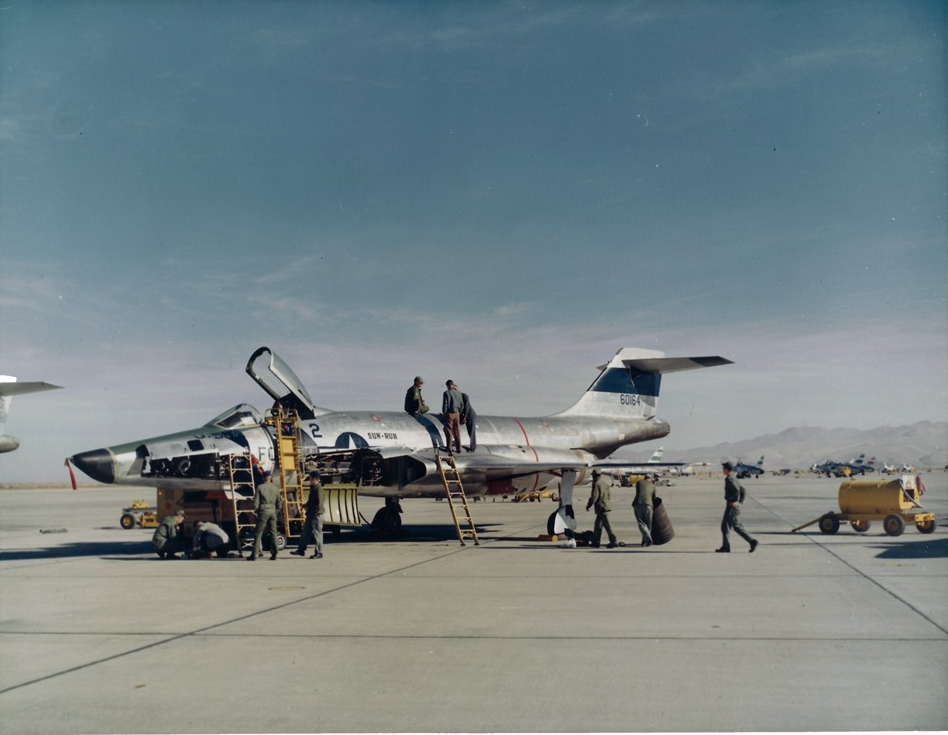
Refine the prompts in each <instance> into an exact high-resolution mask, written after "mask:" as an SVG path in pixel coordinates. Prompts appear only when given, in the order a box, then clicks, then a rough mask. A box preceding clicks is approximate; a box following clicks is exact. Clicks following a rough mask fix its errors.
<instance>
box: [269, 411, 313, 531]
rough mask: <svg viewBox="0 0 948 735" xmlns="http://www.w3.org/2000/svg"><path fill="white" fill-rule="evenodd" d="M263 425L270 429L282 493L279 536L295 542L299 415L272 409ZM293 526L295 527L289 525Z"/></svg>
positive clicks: (299, 514)
mask: <svg viewBox="0 0 948 735" xmlns="http://www.w3.org/2000/svg"><path fill="white" fill-rule="evenodd" d="M266 423H267V424H268V425H270V426H271V427H272V428H273V436H274V440H275V443H276V461H277V471H278V472H279V473H280V487H281V488H282V492H283V529H282V531H283V536H284V537H285V538H286V539H287V541H289V540H290V539H291V538H294V539H296V538H299V535H300V532H301V530H302V523H303V474H304V472H303V455H302V452H301V451H300V444H299V433H300V432H299V426H300V420H299V415H298V414H297V413H296V411H295V410H294V409H285V408H283V407H282V406H279V405H277V406H275V407H274V408H272V409H270V415H269V416H268V417H267V418H266ZM291 522H295V524H296V527H295V528H294V527H293V526H292V525H291Z"/></svg>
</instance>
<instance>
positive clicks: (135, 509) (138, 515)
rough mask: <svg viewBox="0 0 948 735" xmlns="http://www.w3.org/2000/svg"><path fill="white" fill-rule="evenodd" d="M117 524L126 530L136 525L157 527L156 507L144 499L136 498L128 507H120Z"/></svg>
mask: <svg viewBox="0 0 948 735" xmlns="http://www.w3.org/2000/svg"><path fill="white" fill-rule="evenodd" d="M119 525H120V526H121V527H122V528H124V529H126V530H128V529H129V528H135V526H136V525H138V526H141V527H142V528H157V527H158V508H156V507H155V506H154V505H149V504H148V503H146V502H145V501H144V500H136V501H134V502H133V503H132V504H131V505H130V506H129V507H128V508H122V517H121V518H119Z"/></svg>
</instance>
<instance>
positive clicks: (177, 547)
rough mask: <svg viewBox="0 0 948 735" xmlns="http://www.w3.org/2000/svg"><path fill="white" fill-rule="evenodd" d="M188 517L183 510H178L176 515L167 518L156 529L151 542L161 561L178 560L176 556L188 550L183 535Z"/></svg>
mask: <svg viewBox="0 0 948 735" xmlns="http://www.w3.org/2000/svg"><path fill="white" fill-rule="evenodd" d="M186 517H187V516H186V514H185V512H184V511H183V510H176V511H175V512H174V515H170V516H165V517H164V518H163V519H162V521H161V523H160V524H159V525H158V528H156V529H155V533H154V535H153V536H152V537H151V542H152V543H153V544H154V545H155V553H157V554H158V558H159V559H177V558H178V557H176V556H175V554H176V553H177V552H179V551H184V550H185V548H187V547H186V544H185V538H184V534H183V533H182V531H183V528H182V526H183V525H184V519H185V518H186Z"/></svg>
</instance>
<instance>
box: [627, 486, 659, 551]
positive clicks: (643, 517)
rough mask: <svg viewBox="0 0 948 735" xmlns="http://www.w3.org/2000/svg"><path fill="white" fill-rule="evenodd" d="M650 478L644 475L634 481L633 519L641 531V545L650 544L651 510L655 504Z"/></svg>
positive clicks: (653, 488) (653, 489)
mask: <svg viewBox="0 0 948 735" xmlns="http://www.w3.org/2000/svg"><path fill="white" fill-rule="evenodd" d="M652 479H653V478H652V477H649V476H648V475H645V477H643V478H642V479H641V480H639V481H638V482H637V483H635V500H633V501H632V509H633V510H634V511H635V520H636V522H638V524H639V530H640V531H641V532H642V546H651V545H652V511H653V510H654V505H655V485H654V484H653V483H652Z"/></svg>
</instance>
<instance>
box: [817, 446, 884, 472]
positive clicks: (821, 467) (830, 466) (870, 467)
mask: <svg viewBox="0 0 948 735" xmlns="http://www.w3.org/2000/svg"><path fill="white" fill-rule="evenodd" d="M875 462H876V458H875V457H873V458H872V459H870V460H869V461H868V462H867V461H866V453H865V452H863V453H862V454H860V455H859V456H858V457H853V458H852V459H850V460H849V461H848V462H834V461H833V460H831V459H828V460H826V461H825V462H823V463H822V464H814V465H813V466H812V467H810V472H815V473H816V474H818V475H822V474H825V475H826V476H827V477H830V476H831V475H832V476H833V477H852V476H853V475H863V474H865V473H866V472H875V470H876V468H875Z"/></svg>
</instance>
